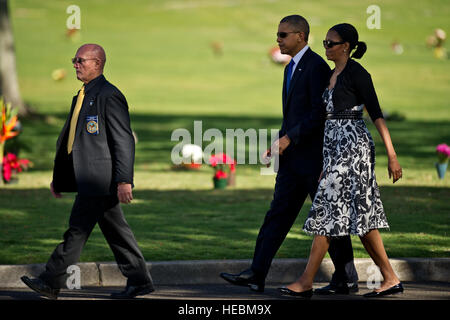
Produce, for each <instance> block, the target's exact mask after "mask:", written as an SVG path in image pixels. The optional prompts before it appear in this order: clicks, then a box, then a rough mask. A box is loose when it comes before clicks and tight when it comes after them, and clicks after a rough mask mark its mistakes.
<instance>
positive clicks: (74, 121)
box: [67, 85, 84, 154]
mask: <svg viewBox="0 0 450 320" xmlns="http://www.w3.org/2000/svg"><path fill="white" fill-rule="evenodd" d="M83 99H84V85H83V86H82V87H81V90H80V93H79V94H78V98H77V103H76V104H75V108H74V109H73V114H72V119H71V120H70V131H69V140H68V141H67V154H70V153H71V152H72V146H73V141H74V140H75V131H76V129H77V121H78V116H79V115H80V110H81V106H82V105H83Z"/></svg>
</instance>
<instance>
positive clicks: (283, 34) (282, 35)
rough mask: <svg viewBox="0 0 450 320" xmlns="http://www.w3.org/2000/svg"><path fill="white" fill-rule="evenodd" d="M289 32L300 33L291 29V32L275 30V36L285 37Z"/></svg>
mask: <svg viewBox="0 0 450 320" xmlns="http://www.w3.org/2000/svg"><path fill="white" fill-rule="evenodd" d="M289 33H300V31H292V32H277V38H283V39H284V38H286V37H287V36H288V34H289Z"/></svg>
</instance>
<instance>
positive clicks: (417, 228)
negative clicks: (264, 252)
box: [0, 0, 450, 264]
mask: <svg viewBox="0 0 450 320" xmlns="http://www.w3.org/2000/svg"><path fill="white" fill-rule="evenodd" d="M10 2H11V11H12V18H13V27H14V35H15V41H16V52H17V65H18V71H19V80H20V87H21V91H22V95H23V97H24V99H25V100H26V101H27V102H28V103H29V104H30V105H32V106H33V107H34V108H35V109H36V110H37V111H39V112H40V113H41V115H42V117H38V118H33V119H22V124H23V126H24V131H23V133H22V134H21V136H20V137H19V139H18V141H20V143H21V144H23V145H24V148H23V149H22V151H21V154H20V156H21V157H26V158H30V159H31V160H32V161H33V162H34V164H35V166H34V168H33V169H32V170H30V171H29V172H26V173H23V174H21V176H20V182H19V183H18V184H15V185H8V186H0V204H1V206H0V230H2V232H1V233H0V245H1V246H0V263H4V264H5V263H17V264H19V263H37V262H45V261H46V259H47V258H48V256H49V254H50V253H51V251H52V250H53V248H54V247H55V245H56V244H57V243H59V242H60V241H61V239H62V234H63V232H64V231H65V228H66V227H67V222H68V215H69V213H70V208H71V205H72V201H73V195H66V196H65V197H64V198H63V199H59V200H56V199H52V198H51V197H50V194H49V191H48V184H49V183H50V180H51V169H52V164H53V157H54V151H55V150H54V149H55V142H56V138H57V134H58V133H59V130H60V129H61V126H62V125H63V123H64V121H65V118H66V116H67V112H68V108H69V107H70V105H69V104H70V102H71V98H72V95H74V94H75V93H76V91H77V90H78V88H79V87H80V86H81V84H80V82H78V81H77V80H76V79H75V77H74V73H73V71H72V66H71V64H70V58H71V57H73V55H74V53H75V51H76V49H77V48H78V47H79V46H80V45H81V44H82V43H85V42H96V43H100V44H102V45H103V46H104V48H105V50H106V53H107V64H106V72H105V75H106V77H107V78H108V79H109V80H110V81H111V82H112V83H114V84H115V85H117V86H118V87H119V88H120V89H121V90H122V91H123V92H124V94H125V96H126V97H127V99H128V101H129V104H130V112H131V117H132V127H133V129H134V130H135V131H136V133H137V135H138V138H139V143H138V144H137V149H136V150H137V153H136V189H135V191H134V194H135V198H136V200H135V201H134V202H133V204H132V205H128V206H124V211H125V213H126V217H127V219H128V221H129V223H130V225H131V227H132V228H133V231H134V232H135V235H136V237H137V239H138V241H139V244H140V245H141V247H142V250H143V253H144V256H145V257H146V259H147V260H153V261H155V260H184V259H234V258H242V259H245V258H251V257H252V254H253V248H254V243H255V239H256V236H257V233H258V230H259V227H260V225H261V223H262V221H263V218H264V215H265V212H266V211H267V209H268V207H269V204H270V200H271V197H272V193H273V186H274V176H261V175H260V174H259V168H260V166H259V165H242V166H238V168H237V186H236V187H235V188H231V189H227V190H225V191H216V190H212V181H211V178H212V170H211V169H210V168H208V167H206V166H204V167H203V168H201V169H200V170H199V171H198V172H180V171H172V170H170V168H171V162H170V151H171V149H172V148H173V146H174V145H175V144H176V143H177V142H173V141H170V137H171V133H172V131H173V130H175V129H177V128H186V129H188V130H190V131H191V130H192V129H193V122H194V121H195V120H202V121H203V131H205V130H206V129H208V128H219V129H220V130H222V131H223V132H225V129H227V128H232V129H233V128H242V129H244V130H246V129H248V128H255V129H271V128H279V126H280V123H281V84H282V68H281V67H280V66H277V65H275V64H273V63H271V62H270V60H269V58H268V54H267V53H268V50H269V49H270V48H271V47H272V46H274V45H275V44H276V43H275V33H276V29H277V25H278V22H279V20H280V19H281V18H282V17H283V16H285V15H288V14H291V13H300V14H302V15H304V16H305V17H306V18H307V19H308V20H309V21H310V24H311V35H312V40H313V41H312V42H311V43H310V44H311V47H312V48H313V49H314V50H315V51H317V52H318V53H319V54H321V55H322V56H324V52H323V51H324V50H323V48H322V47H321V45H320V43H321V40H322V39H323V37H324V35H325V34H326V31H327V30H328V28H329V27H331V26H332V25H334V24H336V23H339V22H343V21H347V22H350V23H352V24H354V25H355V26H356V27H357V29H358V30H359V33H360V38H361V40H363V41H366V43H367V45H368V52H367V53H366V55H365V56H364V58H363V59H362V60H361V63H362V64H363V65H364V66H365V67H366V68H367V69H368V70H369V72H370V73H371V74H372V77H373V80H374V83H375V87H376V89H377V92H378V95H379V99H380V102H381V105H382V107H383V109H384V110H386V111H389V112H398V113H401V114H402V115H404V116H405V117H406V120H405V121H388V127H389V129H390V131H391V135H392V138H393V141H394V144H395V147H396V151H397V154H398V157H399V161H400V163H401V165H402V166H403V168H404V170H403V171H404V178H403V179H402V180H401V181H400V182H399V183H396V184H395V185H392V182H390V181H389V180H388V177H387V169H386V165H387V161H386V154H385V151H384V147H383V145H382V143H381V140H380V138H379V136H378V134H377V132H376V130H375V128H374V126H373V125H372V124H368V126H369V129H370V131H371V132H372V135H373V137H374V139H375V143H376V145H377V178H378V182H379V184H380V186H381V195H382V199H383V203H384V206H385V209H386V212H387V215H388V219H389V223H390V226H391V230H390V231H383V232H382V234H383V239H384V241H385V246H386V248H387V250H388V254H389V256H391V257H412V256H414V257H449V256H450V240H449V237H448V231H449V225H450V215H449V213H450V206H449V205H448V199H449V198H450V182H449V177H448V175H449V174H448V175H447V177H446V178H445V179H444V180H439V179H437V175H436V170H435V168H434V162H435V161H436V155H435V151H434V150H435V147H436V145H437V144H439V143H443V142H446V143H450V130H449V129H450V114H449V112H448V108H449V102H448V101H450V91H449V90H448V88H449V87H450V72H449V71H450V64H449V63H450V60H448V59H447V60H438V59H435V58H434V57H433V54H432V51H431V50H430V49H429V48H427V47H426V46H425V39H426V37H427V36H428V35H429V34H431V33H432V32H433V30H434V29H435V28H437V27H440V28H442V29H444V30H445V31H446V32H447V34H449V33H450V22H449V20H448V16H450V5H449V4H448V3H447V1H427V2H414V3H410V2H409V1H378V3H377V4H378V5H379V6H380V8H381V18H382V24H381V27H382V28H381V29H380V30H369V29H367V28H366V19H367V17H368V15H367V14H366V8H367V7H368V6H369V5H371V4H373V3H372V2H371V1H357V0H348V1H345V2H339V3H337V2H333V1H310V2H302V3H300V2H299V1H281V2H277V1H256V0H249V1H230V0H215V1H207V0H191V1H130V2H127V3H124V2H121V1H106V0H103V1H78V2H77V4H78V5H79V6H80V8H81V39H80V41H79V42H73V41H71V40H69V39H67V38H66V37H65V25H66V19H67V17H68V14H66V8H67V6H68V5H70V4H73V3H72V2H71V1H51V2H50V1H49V2H44V3H42V2H35V1H31V0H21V1H10ZM337 17H339V18H337ZM394 40H397V41H400V42H401V43H402V44H403V47H404V50H405V51H404V53H403V54H402V55H395V54H394V53H393V52H392V50H391V49H390V45H391V43H392V42H393V41H394ZM212 42H220V43H222V44H223V55H221V56H216V55H215V54H214V53H213V51H212V49H211V43H212ZM447 48H449V47H448V44H447ZM57 68H66V70H67V71H68V76H67V78H66V79H64V80H63V81H60V82H55V81H54V80H53V79H52V78H51V72H52V71H53V70H54V69H57ZM207 144H208V142H207V143H205V144H204V146H206V145H207ZM309 205H310V202H308V203H307V204H306V205H305V206H304V208H303V210H302V212H301V213H300V215H299V217H298V219H297V222H296V224H295V226H294V228H293V229H292V231H291V232H290V233H289V235H288V237H287V239H286V241H285V242H284V244H283V246H282V247H281V249H280V251H279V253H278V255H277V257H280V258H298V257H307V255H308V252H309V247H310V244H311V237H309V236H307V235H305V234H304V233H303V232H302V231H301V227H302V223H303V221H304V219H305V217H306V214H307V212H308V208H309ZM353 243H354V247H355V255H356V256H357V257H367V256H368V255H367V254H366V252H365V250H364V249H363V247H362V245H361V244H360V242H359V240H358V239H357V238H355V239H354V242H353ZM110 260H113V256H112V254H111V252H110V250H109V248H108V246H107V243H106V242H105V240H103V237H102V235H101V232H100V231H99V230H98V229H97V228H96V229H95V230H94V232H93V234H92V236H91V239H90V240H89V242H88V243H87V246H86V248H85V251H84V252H83V255H82V261H110Z"/></svg>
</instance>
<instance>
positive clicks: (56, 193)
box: [50, 181, 62, 199]
mask: <svg viewBox="0 0 450 320" xmlns="http://www.w3.org/2000/svg"><path fill="white" fill-rule="evenodd" d="M50 192H51V193H52V195H53V197H55V198H57V199H59V198H62V194H61V193H59V192H56V191H55V188H53V181H52V182H51V183H50Z"/></svg>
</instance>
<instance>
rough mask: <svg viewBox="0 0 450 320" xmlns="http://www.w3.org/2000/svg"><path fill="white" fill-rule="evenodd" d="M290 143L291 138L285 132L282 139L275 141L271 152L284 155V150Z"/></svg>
mask: <svg viewBox="0 0 450 320" xmlns="http://www.w3.org/2000/svg"><path fill="white" fill-rule="evenodd" d="M290 143H291V139H289V137H288V136H287V134H285V135H284V136H282V137H281V138H280V139H278V140H275V141H274V143H273V144H272V147H271V148H270V153H271V154H276V153H278V154H279V155H280V156H281V155H283V152H284V150H286V148H287V147H288V146H289V144H290Z"/></svg>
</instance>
